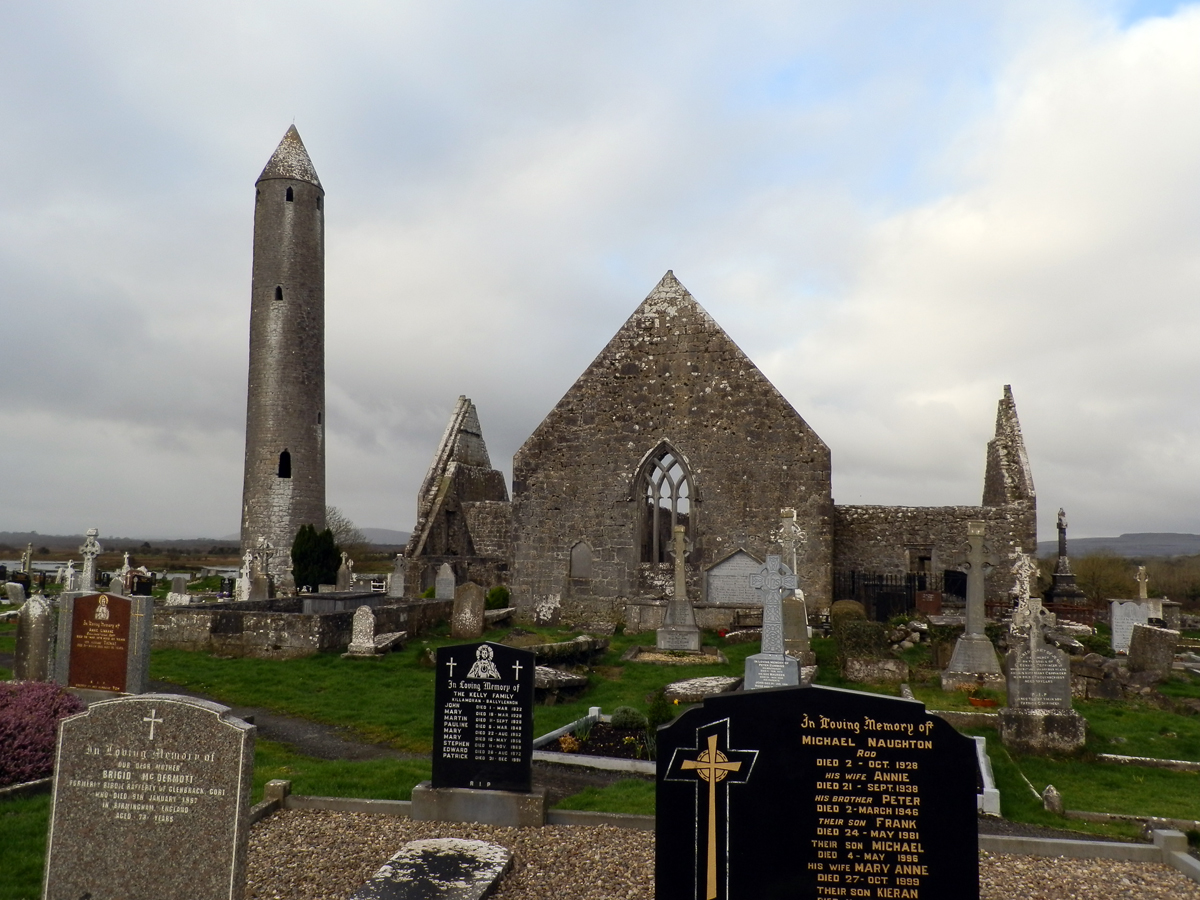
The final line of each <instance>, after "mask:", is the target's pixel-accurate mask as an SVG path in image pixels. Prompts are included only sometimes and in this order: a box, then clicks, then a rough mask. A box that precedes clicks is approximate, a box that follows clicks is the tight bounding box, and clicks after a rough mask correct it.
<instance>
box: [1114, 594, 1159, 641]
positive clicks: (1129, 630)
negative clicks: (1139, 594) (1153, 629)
mask: <svg viewBox="0 0 1200 900" xmlns="http://www.w3.org/2000/svg"><path fill="white" fill-rule="evenodd" d="M1111 609H1112V613H1111V616H1110V618H1109V623H1110V625H1111V627H1112V638H1111V641H1110V643H1111V645H1112V648H1113V649H1114V650H1116V651H1117V652H1118V653H1128V652H1129V641H1130V639H1131V638H1132V637H1133V626H1134V625H1145V624H1147V623H1148V622H1149V621H1150V607H1149V606H1148V605H1147V604H1145V603H1141V602H1139V601H1137V600H1113V601H1112V604H1111Z"/></svg>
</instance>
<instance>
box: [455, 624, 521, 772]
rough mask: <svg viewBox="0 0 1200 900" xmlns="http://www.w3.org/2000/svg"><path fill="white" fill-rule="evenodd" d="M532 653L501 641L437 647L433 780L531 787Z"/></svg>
mask: <svg viewBox="0 0 1200 900" xmlns="http://www.w3.org/2000/svg"><path fill="white" fill-rule="evenodd" d="M536 665H537V663H536V661H535V657H534V655H533V654H532V653H530V652H528V651H526V650H518V649H516V648H514V647H506V646H504V645H503V644H492V643H479V644H459V645H457V646H452V647H440V648H438V652H437V676H436V678H437V681H436V682H435V686H434V714H433V787H434V788H456V787H457V788H485V789H489V790H497V791H528V790H529V788H530V783H531V777H532V769H531V766H532V760H533V677H534V667H535V666H536Z"/></svg>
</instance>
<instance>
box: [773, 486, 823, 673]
mask: <svg viewBox="0 0 1200 900" xmlns="http://www.w3.org/2000/svg"><path fill="white" fill-rule="evenodd" d="M778 537H779V543H780V545H781V546H782V547H783V553H784V558H785V559H786V560H787V561H788V562H789V563H791V567H792V571H793V572H799V571H800V569H799V568H798V566H799V560H798V559H797V548H798V547H802V546H804V544H806V543H807V542H808V535H806V534H805V533H804V530H803V529H802V528H801V527H800V519H799V516H798V515H797V513H796V510H795V509H792V508H790V507H789V508H787V509H782V510H780V511H779V529H778ZM782 607H783V652H784V653H786V654H787V655H788V656H790V657H792V658H793V659H795V660H796V661H797V662H799V663H800V665H801V666H815V665H816V664H817V655H816V654H815V653H813V651H812V646H811V644H810V643H809V639H808V607H807V606H806V604H805V600H804V592H803V591H802V590H800V588H799V587H797V588H796V590H794V591H784V593H783V601H782Z"/></svg>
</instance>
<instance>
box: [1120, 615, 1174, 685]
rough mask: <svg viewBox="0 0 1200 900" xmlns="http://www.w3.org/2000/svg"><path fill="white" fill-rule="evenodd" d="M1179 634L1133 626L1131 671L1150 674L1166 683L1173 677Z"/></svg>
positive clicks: (1150, 627) (1151, 626)
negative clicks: (1172, 669) (1172, 667)
mask: <svg viewBox="0 0 1200 900" xmlns="http://www.w3.org/2000/svg"><path fill="white" fill-rule="evenodd" d="M1178 643H1179V632H1178V631H1172V630H1170V629H1169V628H1156V627H1155V626H1153V625H1135V626H1133V637H1132V638H1130V640H1129V671H1130V672H1149V673H1152V674H1154V675H1156V676H1157V677H1158V678H1159V679H1160V680H1163V681H1165V680H1166V679H1168V678H1170V677H1171V666H1172V665H1173V664H1174V662H1175V647H1176V646H1177V645H1178Z"/></svg>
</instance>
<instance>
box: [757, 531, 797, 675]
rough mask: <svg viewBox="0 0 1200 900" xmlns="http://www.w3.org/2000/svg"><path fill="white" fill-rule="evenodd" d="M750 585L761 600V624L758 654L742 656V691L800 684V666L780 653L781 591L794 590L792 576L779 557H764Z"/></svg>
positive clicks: (793, 578)
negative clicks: (744, 664)
mask: <svg viewBox="0 0 1200 900" xmlns="http://www.w3.org/2000/svg"><path fill="white" fill-rule="evenodd" d="M750 584H751V586H752V587H753V588H755V590H757V591H758V592H759V594H760V596H761V597H762V605H763V625H762V645H761V649H760V652H758V653H755V654H753V655H752V656H747V657H746V681H745V684H744V689H745V690H747V691H756V690H760V689H762V688H773V687H789V686H794V685H798V684H799V683H800V666H799V664H798V663H797V662H796V660H794V659H792V658H791V657H790V656H788V655H787V654H786V653H784V652H783V597H782V596H781V595H782V593H783V592H784V591H794V590H795V589H796V576H795V575H793V574H792V573H791V572H790V571H789V570H788V567H787V566H785V565H783V563H782V561H781V559H780V557H779V556H776V555H774V554H768V555H767V562H766V564H765V565H764V566H762V568H761V569H760V570H759V571H758V572H757V573H756V574H754V575H751V576H750Z"/></svg>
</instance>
